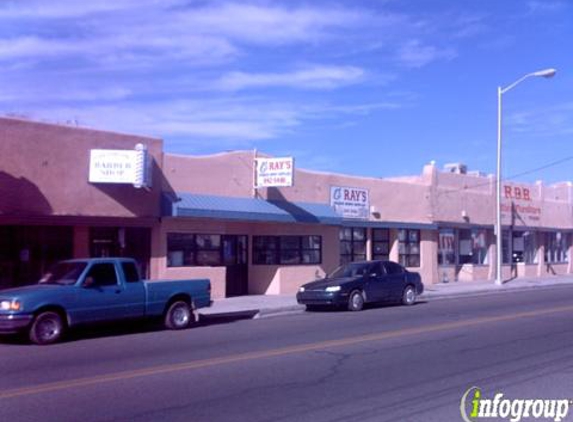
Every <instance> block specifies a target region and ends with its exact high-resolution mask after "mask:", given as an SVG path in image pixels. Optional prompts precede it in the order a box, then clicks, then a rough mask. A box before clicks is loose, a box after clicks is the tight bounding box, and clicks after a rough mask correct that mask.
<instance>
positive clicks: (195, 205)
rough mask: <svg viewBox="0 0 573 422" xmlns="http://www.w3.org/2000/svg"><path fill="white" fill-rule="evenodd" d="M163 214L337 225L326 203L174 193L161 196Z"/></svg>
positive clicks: (168, 215)
mask: <svg viewBox="0 0 573 422" xmlns="http://www.w3.org/2000/svg"><path fill="white" fill-rule="evenodd" d="M163 216H166V217H196V218H214V219H223V220H240V221H264V222H279V223H317V224H331V225H340V223H341V221H342V218H340V216H338V215H337V214H336V213H335V212H334V209H333V208H332V207H330V206H329V205H327V204H316V203H307V202H288V201H267V200H264V199H255V198H244V197H242V198H240V197H230V196H215V195H199V194H193V193H177V194H175V195H168V194H164V195H163Z"/></svg>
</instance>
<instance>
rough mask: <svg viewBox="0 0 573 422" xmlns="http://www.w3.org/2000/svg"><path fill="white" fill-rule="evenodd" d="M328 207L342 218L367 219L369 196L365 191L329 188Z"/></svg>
mask: <svg viewBox="0 0 573 422" xmlns="http://www.w3.org/2000/svg"><path fill="white" fill-rule="evenodd" d="M330 205H331V206H332V207H333V208H334V211H335V212H336V213H337V214H338V215H340V216H342V217H344V218H364V219H368V217H369V214H370V195H369V193H368V190H367V189H361V188H348V187H342V186H331V187H330Z"/></svg>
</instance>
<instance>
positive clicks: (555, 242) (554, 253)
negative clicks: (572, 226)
mask: <svg viewBox="0 0 573 422" xmlns="http://www.w3.org/2000/svg"><path fill="white" fill-rule="evenodd" d="M570 246H571V235H570V234H568V233H563V232H554V233H545V262H547V263H548V264H555V263H564V262H569V257H568V250H569V247H570Z"/></svg>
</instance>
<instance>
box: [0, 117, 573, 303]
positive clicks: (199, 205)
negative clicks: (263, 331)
mask: <svg viewBox="0 0 573 422" xmlns="http://www.w3.org/2000/svg"><path fill="white" fill-rule="evenodd" d="M258 158H261V157H260V154H259V157H258ZM295 159H296V157H295ZM254 174H255V156H254V152H252V151H237V152H228V153H221V154H215V155H210V156H200V157H199V156H183V155H174V154H168V153H165V152H164V151H163V143H162V141H161V140H160V139H155V138H148V137H141V136H133V135H125V134H117V133H112V132H104V131H99V130H92V129H85V128H77V127H70V126H63V125H55V124H46V123H40V122H32V121H27V120H21V119H14V118H0V288H3V287H9V286H13V285H20V284H26V283H31V282H34V281H36V280H37V279H38V278H39V275H40V274H41V273H42V272H43V271H45V270H46V269H47V268H48V266H49V265H51V264H52V263H53V262H54V261H57V260H60V259H65V258H72V257H88V256H112V255H114V256H131V257H134V258H136V259H137V260H138V261H139V263H140V266H141V269H142V271H143V273H144V274H145V275H147V276H148V277H150V278H152V279H184V278H193V277H208V278H210V279H211V282H212V285H213V296H214V297H216V298H217V297H218V298H220V297H225V296H235V295H246V294H284V293H288V294H292V293H294V292H295V291H296V290H297V289H298V287H299V286H300V285H301V284H303V283H305V282H307V281H309V280H312V279H314V278H316V277H317V276H321V275H323V274H324V273H327V272H330V271H332V270H333V269H335V268H336V266H338V265H339V264H340V263H343V262H349V261H353V260H362V259H391V260H395V261H398V262H401V263H402V264H404V265H406V266H407V267H408V268H409V269H411V270H414V271H418V272H420V273H421V275H422V279H423V281H424V283H425V284H426V285H429V284H433V283H442V282H464V281H469V280H493V278H494V275H495V274H494V273H495V257H496V253H495V236H494V233H493V226H494V221H495V213H494V212H495V178H494V177H492V176H484V175H481V174H479V173H473V174H472V173H468V172H467V171H466V169H465V167H464V166H463V165H454V166H449V167H448V168H446V170H439V169H438V168H437V167H436V165H435V164H433V163H431V164H428V165H426V166H425V167H424V168H423V170H422V173H421V174H420V175H417V176H411V177H399V178H384V179H380V178H368V177H355V176H348V175H341V174H334V173H324V172H316V171H310V170H303V169H298V168H295V170H294V175H293V177H294V184H293V186H291V187H267V188H259V189H254V188H253V183H254ZM502 211H503V216H502V217H503V259H504V265H503V272H504V274H503V276H504V278H505V279H510V278H512V277H540V276H546V275H551V274H571V273H572V272H573V268H572V264H571V254H572V252H573V246H572V238H573V236H572V233H573V185H572V184H571V183H570V182H566V183H560V184H556V185H551V186H546V185H544V184H543V183H541V182H538V183H536V184H534V185H530V184H523V183H509V182H508V183H504V186H503V203H502Z"/></svg>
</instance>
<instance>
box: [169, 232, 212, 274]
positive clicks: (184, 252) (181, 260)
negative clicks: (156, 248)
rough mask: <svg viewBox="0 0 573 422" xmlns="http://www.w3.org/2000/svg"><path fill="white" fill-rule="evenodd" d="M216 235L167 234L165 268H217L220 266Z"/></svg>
mask: <svg viewBox="0 0 573 422" xmlns="http://www.w3.org/2000/svg"><path fill="white" fill-rule="evenodd" d="M222 261H223V259H222V250H221V236H220V235H218V234H189V233H168V234H167V266H168V267H188V266H219V265H223V264H222Z"/></svg>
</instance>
